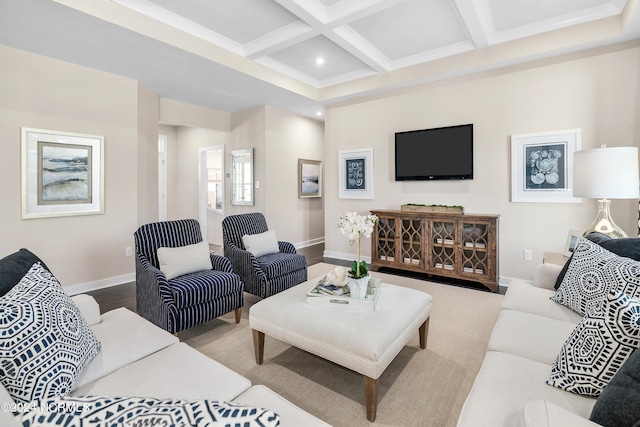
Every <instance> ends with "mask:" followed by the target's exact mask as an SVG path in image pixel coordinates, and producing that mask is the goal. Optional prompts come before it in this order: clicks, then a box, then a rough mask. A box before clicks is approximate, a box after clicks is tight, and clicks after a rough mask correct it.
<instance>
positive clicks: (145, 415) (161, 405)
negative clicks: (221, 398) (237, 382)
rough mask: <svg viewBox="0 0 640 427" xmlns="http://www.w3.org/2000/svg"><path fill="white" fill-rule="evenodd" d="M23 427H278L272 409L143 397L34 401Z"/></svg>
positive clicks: (19, 415) (18, 418)
mask: <svg viewBox="0 0 640 427" xmlns="http://www.w3.org/2000/svg"><path fill="white" fill-rule="evenodd" d="M14 416H15V418H16V421H18V422H19V423H20V424H21V425H22V426H23V427H31V426H33V427H35V426H38V427H48V426H60V425H65V426H67V425H69V426H75V425H78V426H80V425H100V426H123V427H133V426H185V427H187V426H198V427H204V426H211V427H213V426H229V427H235V426H242V427H276V426H279V425H280V417H279V416H278V415H277V414H276V413H274V412H272V411H269V410H266V409H262V408H256V407H250V406H244V405H239V404H234V403H227V402H218V401H213V400H196V401H192V402H189V401H186V400H180V399H157V398H142V397H94V396H86V397H65V398H56V399H50V400H45V401H38V402H34V403H33V404H32V405H27V410H25V411H24V412H21V413H16V414H14Z"/></svg>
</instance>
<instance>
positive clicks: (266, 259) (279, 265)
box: [258, 252, 307, 279]
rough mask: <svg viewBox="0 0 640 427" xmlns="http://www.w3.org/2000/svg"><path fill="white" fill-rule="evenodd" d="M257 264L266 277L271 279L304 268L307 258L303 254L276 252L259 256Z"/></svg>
mask: <svg viewBox="0 0 640 427" xmlns="http://www.w3.org/2000/svg"><path fill="white" fill-rule="evenodd" d="M258 264H260V268H262V271H264V273H265V274H266V275H267V277H268V278H269V279H272V278H275V277H280V276H282V275H284V274H289V273H291V272H292V271H296V270H301V269H304V268H306V267H307V260H306V258H305V257H304V256H303V255H298V254H287V253H282V252H278V253H276V254H269V255H263V256H261V257H259V258H258Z"/></svg>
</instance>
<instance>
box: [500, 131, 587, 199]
mask: <svg viewBox="0 0 640 427" xmlns="http://www.w3.org/2000/svg"><path fill="white" fill-rule="evenodd" d="M578 150H580V129H569V130H563V131H554V132H538V133H527V134H518V135H511V201H512V202H541V203H580V201H581V199H580V198H576V197H573V153H574V152H575V151H578Z"/></svg>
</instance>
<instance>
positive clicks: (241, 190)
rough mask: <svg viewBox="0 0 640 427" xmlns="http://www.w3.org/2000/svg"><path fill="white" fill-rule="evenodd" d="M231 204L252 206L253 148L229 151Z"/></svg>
mask: <svg viewBox="0 0 640 427" xmlns="http://www.w3.org/2000/svg"><path fill="white" fill-rule="evenodd" d="M231 204H232V205H253V148H245V149H242V150H233V151H231Z"/></svg>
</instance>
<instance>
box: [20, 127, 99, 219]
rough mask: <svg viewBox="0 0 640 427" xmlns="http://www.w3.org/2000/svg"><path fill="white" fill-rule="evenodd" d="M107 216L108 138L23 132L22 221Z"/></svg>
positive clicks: (48, 132)
mask: <svg viewBox="0 0 640 427" xmlns="http://www.w3.org/2000/svg"><path fill="white" fill-rule="evenodd" d="M102 213H104V137H103V136H97V135H86V134H79V133H70V132H59V131H50V130H44V129H32V128H22V218H23V219H30V218H42V217H51V216H70V215H91V214H102Z"/></svg>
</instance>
